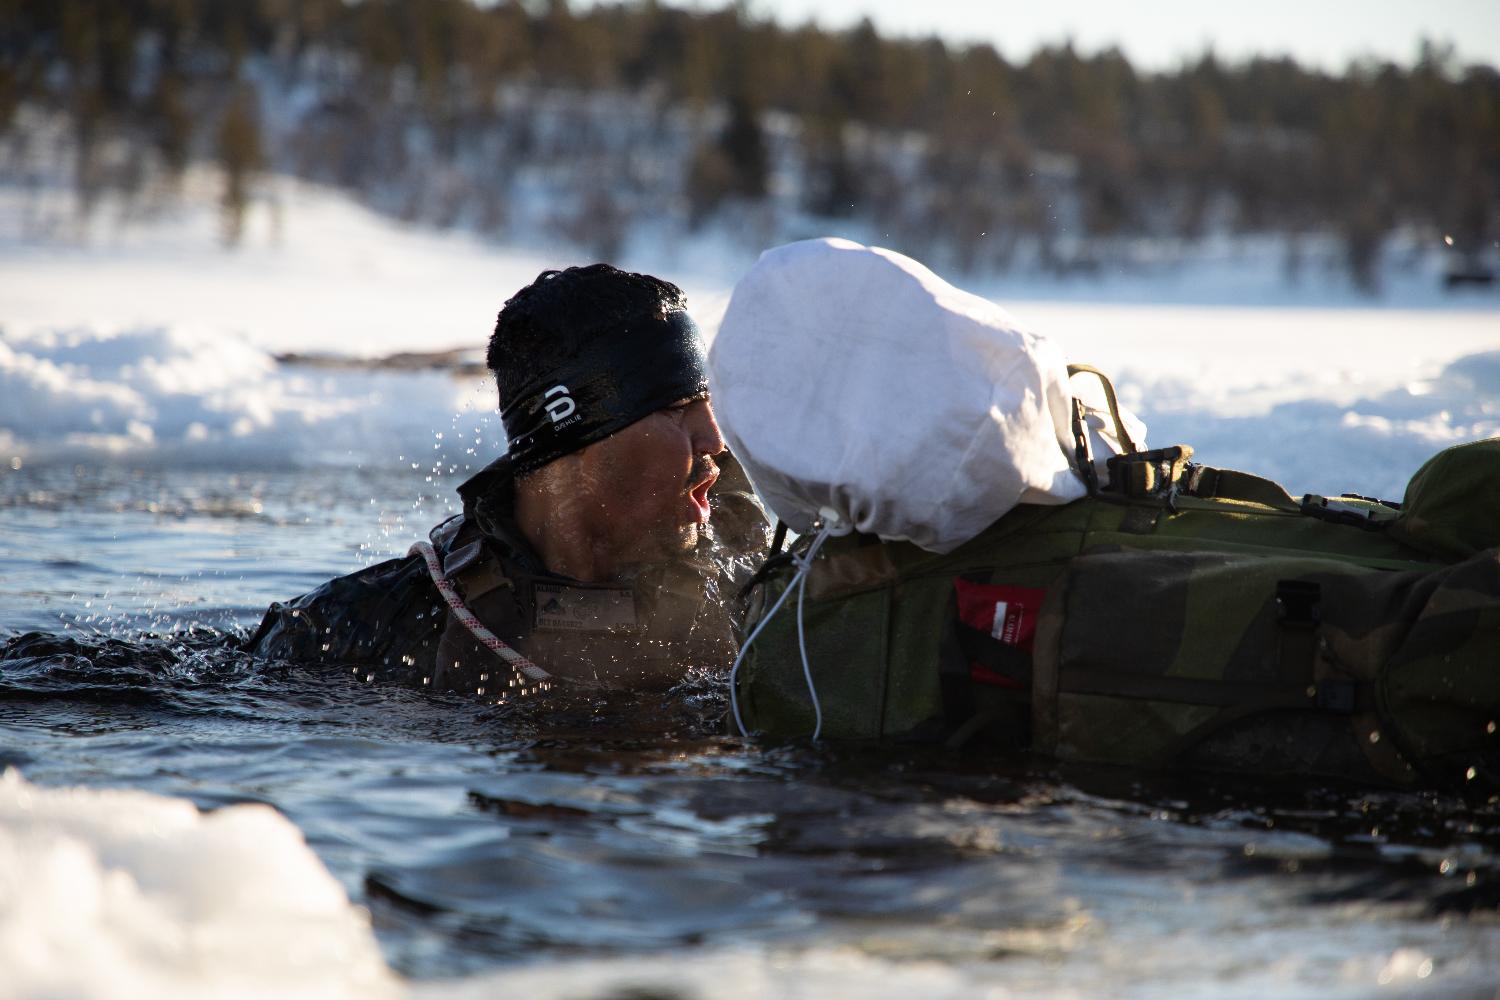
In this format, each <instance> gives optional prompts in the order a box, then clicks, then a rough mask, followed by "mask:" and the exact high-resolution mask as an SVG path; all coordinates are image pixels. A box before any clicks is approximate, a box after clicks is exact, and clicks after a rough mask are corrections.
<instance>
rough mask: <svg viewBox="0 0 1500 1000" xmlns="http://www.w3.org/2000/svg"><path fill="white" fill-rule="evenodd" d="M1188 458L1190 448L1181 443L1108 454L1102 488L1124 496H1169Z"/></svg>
mask: <svg viewBox="0 0 1500 1000" xmlns="http://www.w3.org/2000/svg"><path fill="white" fill-rule="evenodd" d="M1192 457H1193V449H1192V448H1191V447H1189V446H1188V445H1185V444H1174V445H1172V446H1171V447H1170V448H1153V449H1152V450H1150V451H1137V452H1132V453H1131V454H1128V455H1111V456H1110V457H1109V458H1107V459H1105V461H1104V465H1105V468H1107V469H1108V470H1109V485H1108V486H1106V487H1105V489H1107V490H1109V491H1110V492H1111V493H1122V494H1124V495H1125V496H1127V497H1155V496H1162V495H1169V494H1170V492H1171V490H1172V487H1174V486H1176V485H1177V483H1178V482H1179V481H1180V480H1181V479H1182V474H1183V471H1184V470H1185V469H1186V468H1187V466H1188V460H1189V459H1191V458H1192Z"/></svg>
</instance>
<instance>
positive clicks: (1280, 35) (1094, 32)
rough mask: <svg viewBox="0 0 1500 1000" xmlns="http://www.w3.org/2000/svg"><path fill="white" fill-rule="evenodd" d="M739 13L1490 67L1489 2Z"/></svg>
mask: <svg viewBox="0 0 1500 1000" xmlns="http://www.w3.org/2000/svg"><path fill="white" fill-rule="evenodd" d="M684 5H685V6H689V7H698V8H701V9H714V8H718V7H722V6H725V3H724V2H723V0H698V2H696V3H694V2H687V3H685V4H684ZM749 9H750V10H751V11H752V12H753V13H755V14H757V15H770V16H774V17H775V18H776V19H777V20H778V21H781V22H782V23H784V24H799V23H802V22H804V21H807V20H809V19H815V20H817V22H818V23H819V24H820V25H822V26H824V27H845V26H848V25H851V24H854V23H856V22H858V21H859V19H860V18H861V17H864V16H866V15H868V16H869V17H870V18H871V19H872V20H873V21H874V22H875V26H876V27H877V28H879V29H880V31H881V33H882V34H897V35H923V36H925V35H930V34H937V35H940V36H942V37H943V38H945V39H949V40H953V41H984V42H989V43H990V44H992V45H994V46H995V47H996V48H997V49H998V50H999V51H1000V52H1001V54H1002V55H1004V56H1005V57H1006V58H1008V59H1012V60H1016V59H1021V60H1024V59H1025V58H1026V57H1027V56H1029V55H1030V54H1031V52H1032V51H1033V50H1035V49H1036V48H1038V47H1039V46H1042V45H1046V44H1054V43H1058V42H1061V41H1063V40H1064V39H1066V38H1069V37H1071V38H1072V39H1073V41H1074V43H1075V44H1076V45H1077V46H1078V47H1080V48H1081V49H1084V50H1087V51H1095V50H1098V49H1102V48H1107V47H1109V46H1110V45H1118V46H1119V47H1120V48H1121V49H1122V50H1123V51H1124V53H1125V55H1126V56H1127V57H1129V59H1130V60H1131V62H1132V63H1134V64H1135V65H1136V66H1137V67H1138V68H1141V69H1173V68H1176V66H1177V65H1179V64H1180V63H1181V62H1182V61H1183V60H1184V59H1193V58H1196V57H1197V56H1199V55H1201V54H1202V52H1203V51H1204V49H1205V48H1207V47H1208V46H1212V47H1213V50H1214V52H1215V53H1216V54H1218V55H1219V57H1220V58H1229V59H1238V58H1242V57H1246V56H1250V55H1283V54H1285V55H1290V56H1292V57H1294V58H1296V59H1297V61H1298V62H1301V63H1303V64H1304V65H1308V66H1315V67H1318V68H1321V69H1325V70H1331V71H1341V70H1343V69H1344V68H1345V67H1346V66H1347V65H1348V63H1349V61H1350V60H1351V59H1356V58H1361V57H1365V56H1375V57H1376V58H1379V59H1382V60H1389V61H1392V62H1396V63H1400V64H1403V65H1404V64H1410V63H1412V62H1414V61H1415V60H1416V58H1417V55H1418V50H1419V46H1420V43H1421V40H1422V39H1423V38H1427V39H1430V40H1432V41H1434V42H1440V43H1441V42H1451V43H1452V44H1453V45H1454V46H1455V48H1456V50H1457V54H1458V57H1459V60H1460V61H1462V62H1479V63H1485V64H1488V65H1491V66H1500V3H1496V2H1495V0H1430V2H1421V0H1313V2H1309V0H1258V2H1256V3H1253V4H1244V3H1204V2H1202V0H1146V2H1143V3H1121V2H1119V0H1048V2H1046V3H1036V2H1034V0H922V2H920V3H913V2H912V0H750V3H749Z"/></svg>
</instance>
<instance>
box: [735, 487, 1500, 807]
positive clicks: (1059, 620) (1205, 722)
mask: <svg viewBox="0 0 1500 1000" xmlns="http://www.w3.org/2000/svg"><path fill="white" fill-rule="evenodd" d="M1253 478H1254V477H1245V481H1249V480H1251V479H1253ZM1227 481H1230V480H1228V479H1226V482H1227ZM1259 482H1264V481H1259ZM1345 502H1347V503H1350V504H1355V505H1357V504H1358V503H1359V502H1358V501H1352V500H1348V501H1345ZM1173 506H1174V507H1175V510H1174V509H1173V507H1169V506H1167V505H1166V504H1164V503H1162V502H1160V501H1159V500H1157V499H1154V498H1143V499H1140V500H1125V499H1123V498H1119V497H1112V498H1110V497H1102V496H1101V497H1091V498H1087V499H1083V500H1079V501H1076V502H1074V503H1072V504H1068V505H1066V506H1063V507H1021V508H1017V509H1016V510H1015V511H1013V512H1012V513H1010V514H1008V515H1007V516H1006V517H1004V518H1002V519H1001V520H1000V521H998V522H996V524H995V525H993V526H992V527H991V528H990V529H989V530H987V531H986V532H985V533H984V534H982V535H981V536H979V537H978V538H976V539H973V540H972V541H971V542H969V543H967V544H965V545H964V546H962V547H960V548H959V549H957V550H955V551H954V552H952V553H950V554H947V555H943V556H937V555H933V554H931V553H927V552H924V551H922V550H920V549H917V548H915V547H914V546H910V545H905V544H895V543H882V542H879V541H878V540H875V539H870V538H865V537H859V536H851V537H848V538H842V539H833V540H830V541H829V542H827V543H826V545H825V546H824V548H823V550H822V553H821V554H820V556H819V558H818V559H817V560H816V561H815V563H814V565H813V567H812V570H811V573H810V575H809V578H808V586H807V597H806V601H805V606H804V608H803V613H804V619H805V624H806V628H805V638H806V644H807V650H808V654H809V663H810V668H811V671H812V674H813V678H814V680H815V682H816V684H817V689H818V694H819V698H820V701H821V705H822V708H823V719H824V722H823V734H824V736H825V737H828V738H834V739H904V738H932V737H939V738H941V737H944V736H951V735H952V734H953V733H954V731H955V727H959V728H962V722H963V720H962V719H961V718H956V717H954V711H953V709H954V704H953V694H954V690H960V691H962V692H963V693H964V696H965V698H966V701H965V702H964V704H963V708H964V711H965V712H966V713H967V714H969V715H970V717H971V718H972V719H978V720H981V721H992V722H993V724H992V725H990V726H989V729H990V730H991V734H992V735H993V734H995V733H996V731H997V730H998V731H1001V732H999V733H998V735H1001V736H1006V735H1008V736H1009V737H1010V738H1011V739H1010V741H1011V742H1015V743H1025V744H1029V745H1031V746H1033V747H1034V748H1035V749H1037V750H1039V751H1041V752H1043V753H1046V754H1049V755H1052V756H1055V757H1057V758H1059V759H1064V760H1078V761H1093V762H1101V763H1119V764H1127V765H1132V766H1142V767H1152V768H1170V767H1179V766H1188V767H1203V768H1212V769H1233V770H1248V771H1258V772H1261V773H1275V772H1282V771H1288V770H1291V771H1296V772H1300V773H1320V774H1330V775H1340V776H1347V777H1351V778H1356V779H1359V780H1376V781H1386V782H1396V783H1412V782H1418V781H1427V780H1459V779H1461V778H1462V777H1463V776H1464V773H1465V772H1466V771H1467V768H1468V766H1470V765H1471V763H1472V762H1473V760H1474V759H1475V755H1476V754H1481V755H1482V754H1490V755H1493V754H1495V753H1496V749H1497V747H1500V739H1497V738H1496V737H1494V736H1493V734H1490V733H1488V732H1487V731H1486V725H1487V723H1488V722H1490V721H1491V720H1492V719H1495V718H1496V717H1497V716H1500V633H1497V629H1500V563H1497V559H1500V554H1497V551H1496V550H1493V549H1491V550H1486V551H1483V552H1480V553H1477V554H1475V555H1473V556H1471V557H1470V559H1469V561H1467V562H1464V563H1462V564H1459V565H1449V563H1451V560H1449V559H1444V558H1441V557H1438V556H1435V555H1434V554H1432V553H1430V552H1427V551H1423V550H1420V549H1418V548H1415V547H1413V546H1411V545H1408V544H1405V542H1404V540H1403V538H1400V537H1398V536H1396V535H1394V534H1392V533H1390V532H1388V531H1372V530H1364V529H1361V528H1360V527H1356V526H1351V525H1348V524H1338V523H1330V522H1328V521H1325V520H1319V519H1316V518H1314V517H1309V516H1304V515H1302V514H1299V513H1295V512H1293V511H1291V510H1288V509H1286V505H1285V504H1281V505H1277V506H1271V505H1267V504H1262V503H1254V502H1249V501H1244V500H1236V499H1233V498H1232V497H1225V496H1222V495H1221V496H1218V497H1215V498H1213V499H1202V498H1197V497H1190V496H1178V497H1176V498H1175V500H1174V505H1173ZM1374 506H1378V505H1374V504H1372V505H1371V507H1372V508H1373V507H1374ZM791 576H792V567H790V566H787V567H783V568H781V569H779V570H777V571H775V572H772V573H769V574H768V579H767V580H766V583H765V585H764V586H762V587H759V588H757V592H756V594H755V595H753V598H752V616H754V617H758V615H759V614H760V613H762V612H763V610H764V609H765V608H766V607H769V605H770V603H771V602H772V601H774V600H775V598H776V597H777V596H778V594H779V593H780V592H781V590H782V589H783V588H784V587H785V586H786V585H787V583H788V582H789V580H790V579H791ZM958 577H962V578H964V579H965V580H968V581H972V582H978V583H992V584H1005V585H1011V586H1017V587H1026V588H1037V589H1041V590H1045V591H1046V597H1045V600H1044V603H1043V606H1042V612H1041V616H1040V621H1039V623H1038V625H1037V634H1036V640H1035V647H1034V650H1033V651H1032V654H1031V659H1030V664H1031V669H1032V688H1031V691H1030V692H1029V693H1027V692H1025V691H1021V692H1017V691H1010V690H1004V689H1001V688H997V687H994V686H991V685H987V684H980V683H972V682H970V681H969V680H968V679H967V677H966V675H965V671H966V669H967V663H966V661H965V660H964V658H963V656H962V655H959V657H958V659H957V672H958V678H959V683H958V686H957V688H956V689H955V687H954V684H953V678H954V676H955V659H954V655H955V654H954V650H953V643H952V641H951V637H950V633H952V632H953V630H954V623H955V621H956V610H955V597H954V580H955V578H958ZM1299 594H1301V595H1311V599H1310V600H1307V601H1303V603H1305V604H1307V607H1304V608H1302V609H1301V610H1300V611H1299V609H1298V603H1299V600H1302V599H1301V598H1299V597H1298V595H1299ZM1299 615H1300V616H1301V618H1300V619H1299ZM1309 616H1310V617H1309ZM797 641H798V636H797V627H796V608H795V601H794V600H793V601H789V602H788V604H787V607H786V609H785V610H783V611H782V612H781V613H780V614H779V615H778V616H777V617H776V618H775V619H774V620H773V621H771V622H770V623H769V624H768V625H767V626H766V628H765V629H764V630H763V632H762V634H761V635H760V637H759V638H758V639H757V640H756V642H755V644H754V646H752V648H751V649H750V650H749V651H748V652H747V653H746V658H745V663H744V665H743V666H742V668H741V673H740V683H739V689H738V694H739V697H740V700H741V704H742V711H743V715H744V717H745V720H746V723H747V725H749V726H750V727H751V728H752V729H756V730H760V731H762V732H764V733H767V734H770V735H775V736H783V737H795V736H805V735H808V734H810V733H811V731H812V728H813V722H814V719H813V712H812V707H811V702H810V699H809V696H808V693H807V688H806V683H805V681H804V679H803V676H802V665H801V659H800V656H799V655H798V649H797ZM945 676H946V677H948V678H949V681H948V682H947V685H948V686H947V692H946V693H947V701H946V703H945V682H944V680H943V678H944V677H945ZM972 728H974V727H972V726H971V727H970V729H972ZM1004 731H1008V732H1004ZM1460 763H1462V765H1463V766H1462V767H1461V768H1460V767H1459V766H1458V765H1459V764H1460ZM1439 772H1440V773H1439Z"/></svg>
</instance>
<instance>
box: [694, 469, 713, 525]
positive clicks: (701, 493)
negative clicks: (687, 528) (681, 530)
mask: <svg viewBox="0 0 1500 1000" xmlns="http://www.w3.org/2000/svg"><path fill="white" fill-rule="evenodd" d="M718 479H719V474H718V472H717V471H715V472H712V473H710V474H709V475H708V477H707V478H705V479H703V480H701V481H700V482H699V483H698V484H697V485H696V486H694V487H692V488H691V489H689V490H688V499H689V500H690V501H692V504H693V513H694V515H695V516H696V518H697V522H698V523H699V524H707V523H708V516H709V510H708V491H709V490H711V489H713V485H714V483H715V482H717V481H718Z"/></svg>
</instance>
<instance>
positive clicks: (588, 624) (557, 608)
mask: <svg viewBox="0 0 1500 1000" xmlns="http://www.w3.org/2000/svg"><path fill="white" fill-rule="evenodd" d="M535 590H536V627H537V628H538V629H558V630H562V631H568V632H619V631H625V630H629V629H634V628H636V627H637V626H638V625H639V624H640V621H639V619H638V618H637V617H636V611H635V591H633V590H631V589H630V588H629V587H566V586H561V585H559V584H550V583H539V584H537V585H536V588H535Z"/></svg>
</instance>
